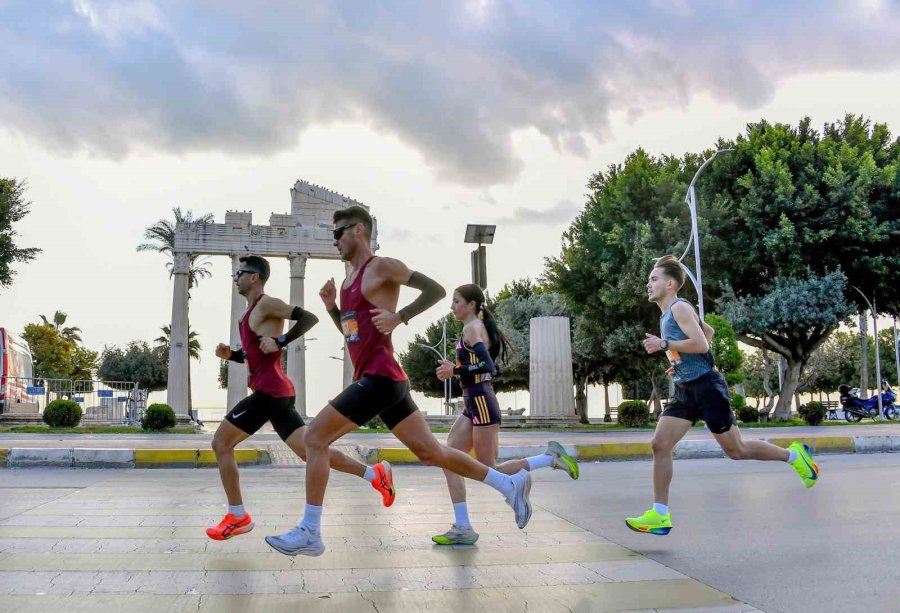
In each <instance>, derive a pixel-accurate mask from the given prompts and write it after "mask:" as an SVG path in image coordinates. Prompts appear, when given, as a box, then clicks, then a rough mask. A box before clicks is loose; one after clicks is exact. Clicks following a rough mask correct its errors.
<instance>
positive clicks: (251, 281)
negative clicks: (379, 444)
mask: <svg viewBox="0 0 900 613" xmlns="http://www.w3.org/2000/svg"><path fill="white" fill-rule="evenodd" d="M239 261H240V268H239V269H238V270H237V271H236V272H235V273H234V284H235V286H236V288H237V291H238V293H239V294H240V295H241V296H244V297H245V298H246V299H247V304H248V306H247V310H246V311H245V312H244V315H243V316H242V317H241V319H240V321H239V322H238V330H239V332H240V335H241V345H242V347H243V349H240V350H237V351H235V350H233V349H231V347H229V346H228V345H226V344H224V343H220V344H219V346H218V347H216V355H217V356H218V357H219V358H222V359H223V360H231V361H232V362H242V363H243V362H246V364H247V370H248V371H249V375H250V389H252V390H253V393H252V394H251V395H250V396H248V397H247V398H244V399H243V400H241V401H240V402H238V403H237V404H236V405H235V406H234V408H232V409H231V411H229V412H228V414H227V415H226V416H225V419H224V420H223V421H222V423H221V424H220V425H219V428H218V430H216V434H215V436H214V437H213V441H212V448H213V450H214V451H215V452H216V460H217V461H218V465H219V476H220V477H221V478H222V486H223V487H224V488H225V495H226V497H227V498H228V513H226V514H225V517H224V518H223V519H222V521H221V522H219V523H218V524H217V525H215V526H213V527H211V528H207V530H206V534H207V536H209V538H211V539H214V540H217V541H223V540H227V539H229V538H231V537H233V536H237V535H239V534H244V533H247V532H250V531H251V530H252V529H253V520H252V519H251V518H250V514H249V513H247V512H246V511H245V510H244V503H243V498H242V497H241V485H240V476H239V473H238V466H237V462H236V461H235V459H234V448H235V447H236V446H237V444H238V443H240V442H241V441H243V440H245V439H246V438H248V437H249V436H251V435H252V434H254V433H255V432H256V431H257V430H259V429H260V428H262V427H263V425H265V423H266V422H270V423H271V424H272V427H273V428H274V429H275V432H277V433H278V436H280V437H281V440H283V441H284V442H285V443H287V445H288V447H290V448H291V450H292V451H293V452H294V453H296V454H297V455H298V456H300V458H302V459H304V460H305V459H306V447H305V446H304V443H303V435H304V432H305V431H306V426H305V425H304V423H303V418H302V417H301V416H300V414H299V413H298V412H297V409H296V408H295V407H294V385H293V384H292V383H291V381H290V379H288V378H287V377H286V376H285V374H284V371H283V370H281V354H282V352H283V350H284V347H286V346H287V344H288V343H290V342H291V341H293V340H295V339H298V338H300V337H301V336H303V335H304V334H306V332H308V331H309V330H310V329H311V328H312V327H313V326H314V325H316V323H317V322H318V321H319V320H318V318H317V317H316V316H315V315H313V314H312V313H309V312H308V311H305V310H303V309H302V308H300V307H292V306H290V305H288V304H286V303H284V302H283V301H281V300H279V299H278V298H273V297H272V296H267V295H266V294H265V293H264V292H265V284H266V281H267V280H268V279H269V262H268V261H266V259H265V258H262V257H259V256H256V255H249V256H244V257H242V258H240V260H239ZM285 319H291V320H293V321H295V322H296V323H295V324H294V325H293V327H291V329H290V330H288V332H287V334H282V333H281V332H282V330H283V329H284V320H285ZM326 462H327V463H328V464H330V466H331V467H332V468H334V469H335V470H339V471H341V472H345V473H349V474H352V475H357V476H358V477H363V478H364V479H366V480H367V481H369V482H370V483H371V484H372V487H374V488H375V489H376V490H378V492H379V493H380V494H381V495H382V501H383V503H384V506H386V507H389V506H391V505H392V504H393V502H394V495H395V491H394V482H393V475H392V474H391V465H390V464H388V463H387V462H381V463H379V464H375V465H374V466H366V465H364V464H361V463H359V462H357V461H355V460H351V459H350V458H348V457H347V456H345V455H344V454H342V453H341V452H339V451H337V450H334V449H332V450H331V451H330V455H329V457H327V458H326ZM328 464H326V470H327V465H328Z"/></svg>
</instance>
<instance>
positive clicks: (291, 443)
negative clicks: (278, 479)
mask: <svg viewBox="0 0 900 613" xmlns="http://www.w3.org/2000/svg"><path fill="white" fill-rule="evenodd" d="M306 430H307V427H306V426H303V427H302V428H297V429H296V430H294V431H293V432H292V433H291V435H290V436H289V437H288V438H287V440H286V441H284V442H285V443H286V444H287V446H288V447H290V448H291V451H293V452H294V453H296V454H297V455H298V456H299V457H300V459H301V460H303V461H304V462H306V443H305V441H304V437H305V436H306ZM328 462H329V465H330V466H331V468H333V469H335V470H338V471H340V472H342V473H347V474H350V475H356V476H357V477H362V476H363V475H365V474H366V465H365V464H362V463H361V462H357V461H356V460H354V459H353V458H351V457H349V456H346V455H344V454H343V453H341V452H340V451H338V450H337V449H331V448H329V449H328ZM307 475H308V473H307Z"/></svg>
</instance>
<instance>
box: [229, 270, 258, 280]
mask: <svg viewBox="0 0 900 613" xmlns="http://www.w3.org/2000/svg"><path fill="white" fill-rule="evenodd" d="M255 272H256V271H255V270H245V269H243V268H241V269H239V270H236V271H235V273H234V275H233V276H234V279H235V281H236V280H238V279H240V278H241V275H243V274H247V275H252V274H254V273H255Z"/></svg>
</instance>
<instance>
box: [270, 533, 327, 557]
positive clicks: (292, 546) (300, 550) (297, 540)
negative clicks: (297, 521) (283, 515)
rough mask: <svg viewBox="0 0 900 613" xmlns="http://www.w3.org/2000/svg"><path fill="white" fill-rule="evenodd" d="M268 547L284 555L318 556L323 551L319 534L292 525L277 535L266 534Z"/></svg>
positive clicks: (323, 547) (323, 544)
mask: <svg viewBox="0 0 900 613" xmlns="http://www.w3.org/2000/svg"><path fill="white" fill-rule="evenodd" d="M266 542H267V543H268V544H269V547H271V548H272V549H274V550H275V551H279V552H281V553H283V554H284V555H286V556H295V555H297V554H299V555H302V556H320V555H322V554H323V553H324V552H325V543H323V542H322V535H321V534H313V533H312V532H310V531H309V530H307V529H306V528H305V527H302V526H294V527H293V528H291V529H290V530H288V531H287V532H286V533H284V534H281V535H279V536H267V537H266Z"/></svg>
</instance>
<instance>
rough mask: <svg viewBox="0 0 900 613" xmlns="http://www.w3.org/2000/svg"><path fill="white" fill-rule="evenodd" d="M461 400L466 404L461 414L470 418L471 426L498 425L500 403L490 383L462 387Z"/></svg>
mask: <svg viewBox="0 0 900 613" xmlns="http://www.w3.org/2000/svg"><path fill="white" fill-rule="evenodd" d="M463 401H464V402H465V405H466V408H465V409H463V416H465V417H468V418H469V419H470V420H472V425H473V426H475V427H478V426H494V425H500V403H499V402H497V396H496V394H494V386H493V385H491V384H490V383H480V384H477V385H472V386H469V387H465V388H463Z"/></svg>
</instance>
